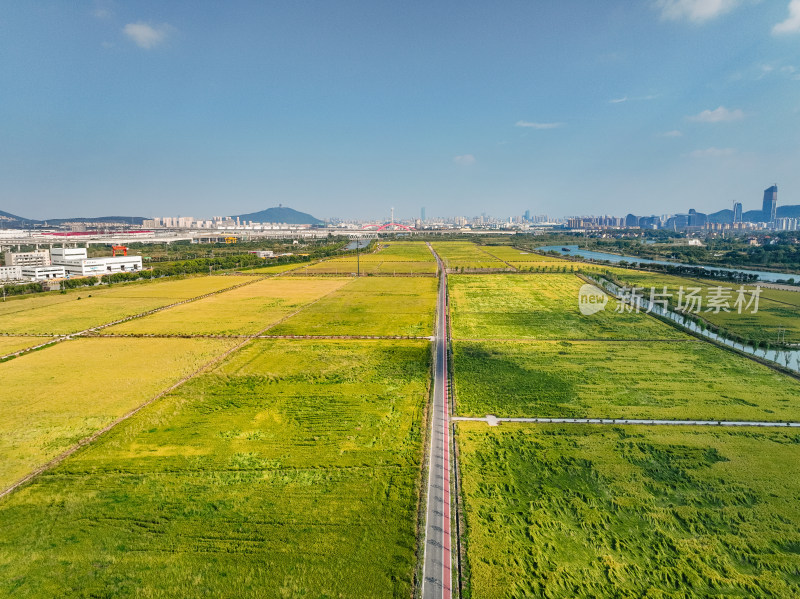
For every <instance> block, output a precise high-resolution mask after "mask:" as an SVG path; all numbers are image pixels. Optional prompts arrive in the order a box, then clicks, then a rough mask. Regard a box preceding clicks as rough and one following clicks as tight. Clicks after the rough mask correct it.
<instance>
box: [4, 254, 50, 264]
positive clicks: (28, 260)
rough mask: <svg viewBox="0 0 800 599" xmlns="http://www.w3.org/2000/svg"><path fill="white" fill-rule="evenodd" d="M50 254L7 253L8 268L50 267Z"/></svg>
mask: <svg viewBox="0 0 800 599" xmlns="http://www.w3.org/2000/svg"><path fill="white" fill-rule="evenodd" d="M49 265H50V252H48V251H47V250H36V251H34V252H6V266H49Z"/></svg>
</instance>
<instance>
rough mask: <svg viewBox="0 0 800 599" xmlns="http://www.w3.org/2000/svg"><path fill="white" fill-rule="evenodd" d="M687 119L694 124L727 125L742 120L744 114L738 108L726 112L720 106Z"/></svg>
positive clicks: (725, 109)
mask: <svg viewBox="0 0 800 599" xmlns="http://www.w3.org/2000/svg"><path fill="white" fill-rule="evenodd" d="M687 118H688V119H689V120H690V121H695V122H696V123H729V122H731V121H740V120H742V119H743V118H744V112H742V111H741V110H739V109H738V108H736V109H735V110H728V109H727V108H725V107H724V106H720V107H719V108H715V109H714V110H704V111H703V112H701V113H700V114H696V115H694V116H690V117H687Z"/></svg>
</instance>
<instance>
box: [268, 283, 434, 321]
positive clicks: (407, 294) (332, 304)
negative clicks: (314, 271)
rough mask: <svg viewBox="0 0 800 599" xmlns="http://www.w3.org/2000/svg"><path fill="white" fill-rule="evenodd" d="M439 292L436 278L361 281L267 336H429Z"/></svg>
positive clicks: (295, 317)
mask: <svg viewBox="0 0 800 599" xmlns="http://www.w3.org/2000/svg"><path fill="white" fill-rule="evenodd" d="M437 288H438V279H436V278H432V277H423V278H420V277H414V278H410V277H405V278H394V277H388V278H387V277H361V278H359V279H354V280H353V281H352V282H351V283H349V284H348V285H345V286H343V287H340V288H339V289H338V290H337V291H336V292H335V293H332V294H330V295H328V296H326V297H325V298H324V299H322V300H320V301H319V302H317V303H316V304H314V305H313V306H309V307H308V308H307V309H305V310H303V311H302V312H300V313H299V314H297V315H295V316H292V317H291V318H289V319H287V320H285V321H284V322H282V323H281V324H279V325H277V326H276V327H273V328H272V329H270V330H269V331H268V334H270V335H404V336H429V335H432V334H433V317H434V313H435V310H436V291H437Z"/></svg>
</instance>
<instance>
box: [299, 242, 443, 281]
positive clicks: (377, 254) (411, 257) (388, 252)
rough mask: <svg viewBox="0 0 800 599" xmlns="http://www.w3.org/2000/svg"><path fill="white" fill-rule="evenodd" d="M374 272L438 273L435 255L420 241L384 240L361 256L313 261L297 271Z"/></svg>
mask: <svg viewBox="0 0 800 599" xmlns="http://www.w3.org/2000/svg"><path fill="white" fill-rule="evenodd" d="M359 270H360V272H361V274H362V275H364V274H373V275H391V274H398V275H420V274H435V273H436V259H435V258H434V257H433V254H432V253H431V251H430V250H429V249H428V246H427V245H426V244H425V243H424V242H421V241H416V242H414V241H391V242H381V243H379V244H378V247H377V248H376V249H375V251H372V252H362V253H361V254H360V256H359V257H356V256H355V255H353V254H348V255H347V256H342V257H341V258H332V259H329V260H323V261H321V262H317V263H315V264H311V265H308V266H306V267H305V268H303V269H302V271H298V273H296V274H301V273H309V274H339V275H350V274H355V273H357V272H359Z"/></svg>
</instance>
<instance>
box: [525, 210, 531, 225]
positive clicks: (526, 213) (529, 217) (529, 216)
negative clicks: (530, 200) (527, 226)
mask: <svg viewBox="0 0 800 599" xmlns="http://www.w3.org/2000/svg"><path fill="white" fill-rule="evenodd" d="M530 220H531V211H530V210H526V211H525V222H526V223H527V222H529V221H530Z"/></svg>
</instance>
